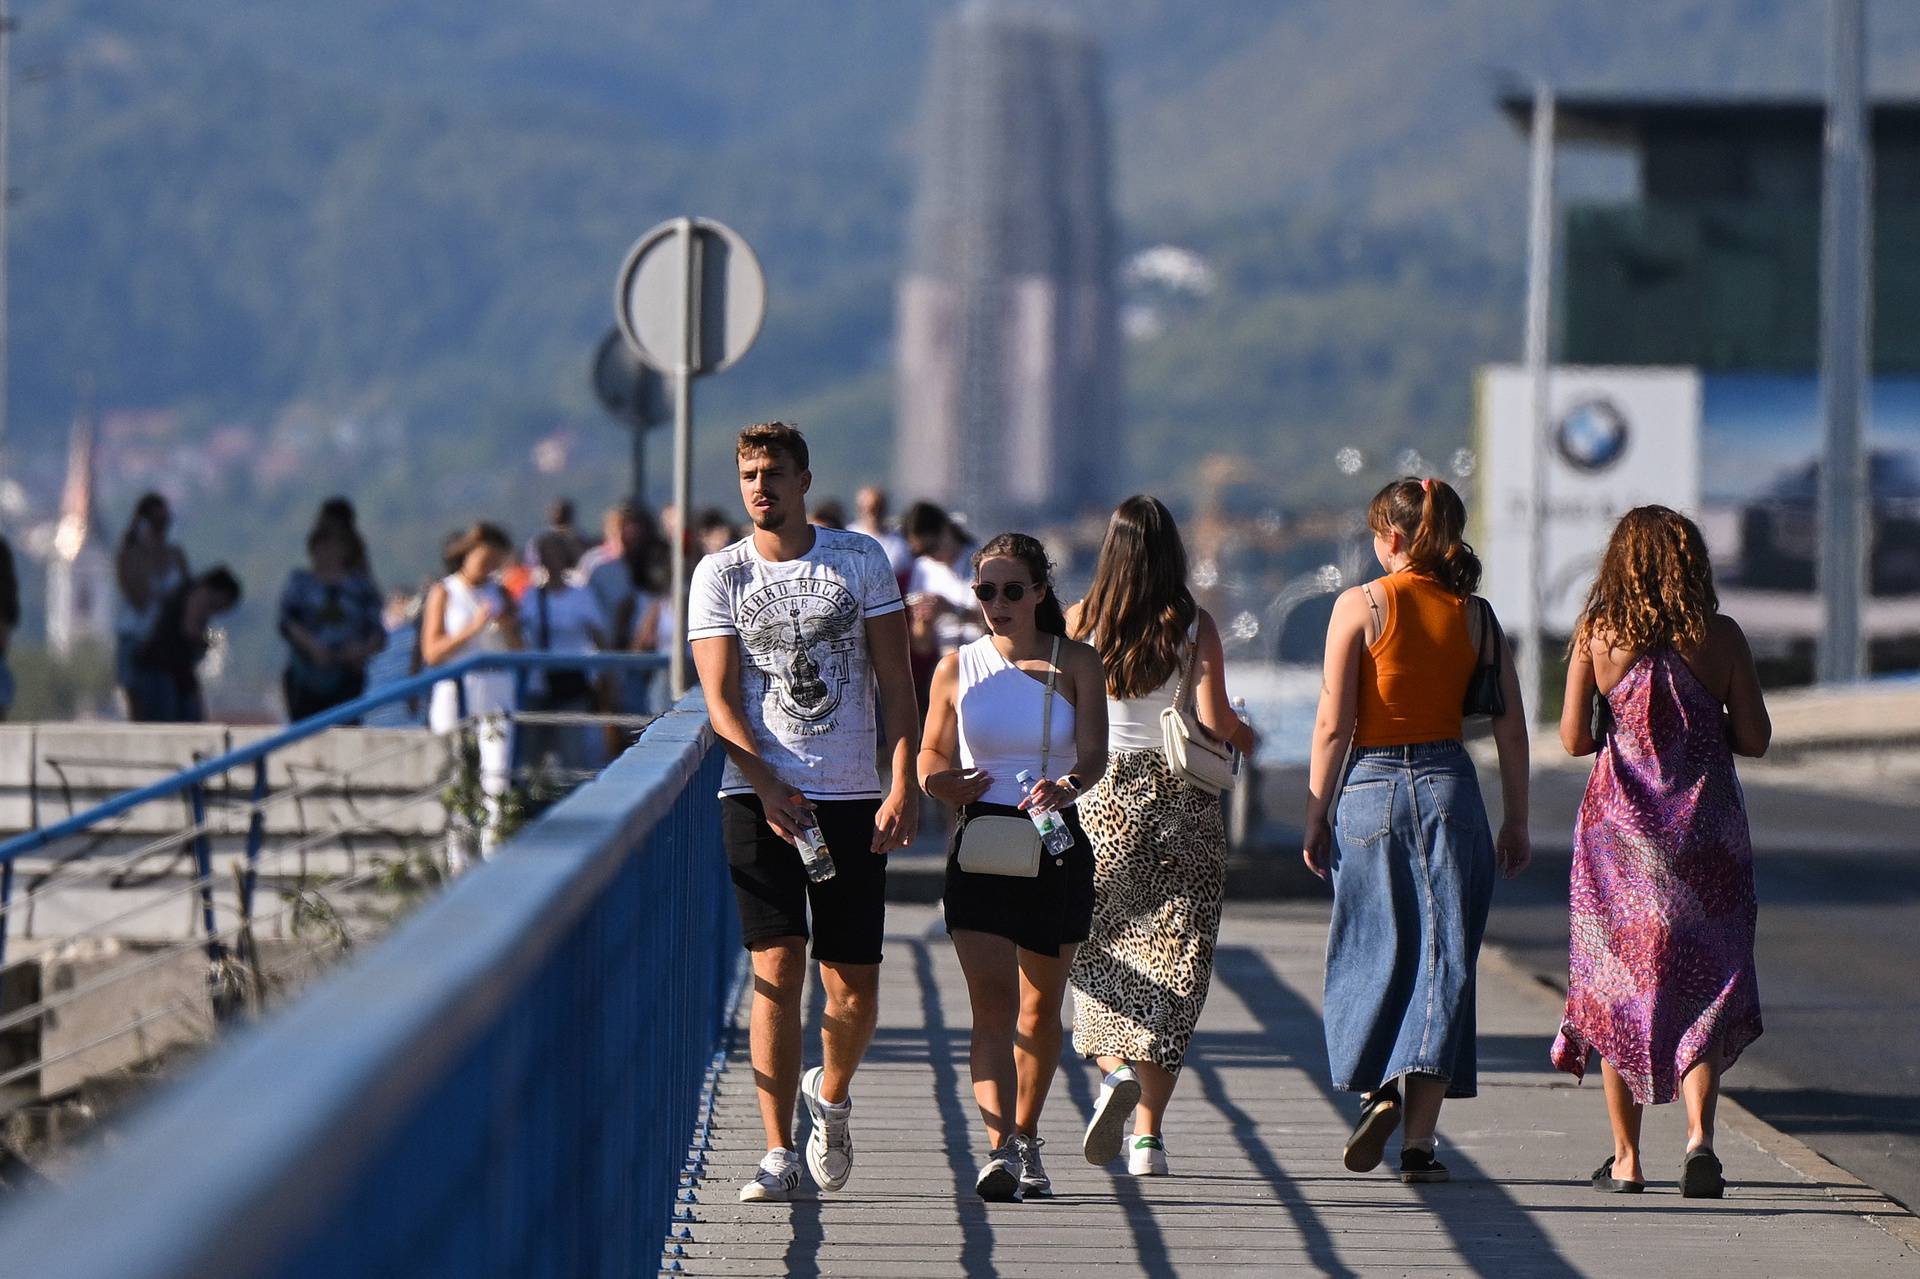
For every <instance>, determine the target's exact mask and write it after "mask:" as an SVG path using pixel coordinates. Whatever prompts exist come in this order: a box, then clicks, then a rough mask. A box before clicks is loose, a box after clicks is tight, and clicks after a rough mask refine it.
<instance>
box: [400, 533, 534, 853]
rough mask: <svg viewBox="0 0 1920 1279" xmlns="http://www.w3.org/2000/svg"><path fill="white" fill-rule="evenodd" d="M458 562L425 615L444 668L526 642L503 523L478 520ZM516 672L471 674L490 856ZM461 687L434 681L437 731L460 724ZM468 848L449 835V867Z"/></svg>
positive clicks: (431, 711)
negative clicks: (510, 594) (512, 592)
mask: <svg viewBox="0 0 1920 1279" xmlns="http://www.w3.org/2000/svg"><path fill="white" fill-rule="evenodd" d="M446 554H447V558H448V559H449V560H450V561H451V562H453V563H455V564H456V565H457V567H456V568H455V569H454V570H453V571H452V572H450V573H448V574H447V575H446V576H445V577H443V578H441V579H440V580H439V581H438V582H435V583H434V584H433V586H432V588H431V589H429V590H428V592H427V602H426V606H425V608H424V609H423V610H422V612H421V619H420V656H421V659H422V660H423V661H424V662H425V663H426V664H427V665H428V666H440V665H443V664H445V663H447V662H451V661H454V660H456V659H458V658H462V657H469V656H473V655H475V654H479V653H500V652H506V651H508V650H510V649H516V648H519V647H520V624H519V618H518V617H517V616H516V614H515V613H514V611H513V607H512V605H511V604H510V603H509V602H508V599H507V596H506V593H505V592H504V591H503V590H502V589H501V587H500V585H499V583H498V581H497V580H496V579H497V578H498V576H499V573H500V570H501V569H502V568H503V567H504V566H505V565H506V563H507V562H508V560H510V559H511V558H512V556H513V542H512V540H511V539H510V538H508V536H507V533H506V530H504V529H502V528H501V527H500V526H499V525H497V524H488V523H485V522H482V523H477V524H474V525H473V526H472V527H470V528H468V529H467V530H466V531H465V532H464V533H462V534H460V535H459V536H458V537H457V538H455V539H454V540H453V541H452V542H451V543H450V544H449V545H448V546H447V548H446ZM514 683H515V681H514V677H513V673H512V672H511V671H478V672H473V673H470V674H468V675H467V676H466V677H465V678H464V680H463V684H464V686H465V690H466V702H467V706H466V712H467V716H468V718H469V719H470V720H473V721H474V732H475V738H476V741H477V744H478V746H479V752H480V758H479V774H480V775H479V778H478V782H479V787H480V791H481V794H482V796H483V801H484V808H485V814H484V820H483V822H482V824H481V830H480V840H479V846H478V848H477V850H475V851H477V852H478V853H479V854H480V855H482V856H484V855H485V854H486V853H487V851H488V850H489V849H491V848H492V846H493V832H494V828H495V826H496V824H497V823H498V820H499V815H500V798H501V796H503V795H505V794H506V792H507V784H508V780H509V777H508V773H509V771H510V769H511V766H512V760H513V724H512V720H511V716H512V714H513V708H514V700H513V691H514ZM461 725H462V720H461V717H460V689H459V688H456V687H455V686H454V683H453V681H452V680H441V681H440V682H439V683H438V684H435V685H434V686H433V699H432V701H431V703H430V704H429V705H428V708H427V726H428V727H429V728H431V729H432V730H433V731H434V732H436V733H441V734H446V733H452V732H454V731H455V730H456V729H458V728H460V727H461ZM467 855H468V849H467V848H466V846H465V845H464V844H463V843H462V842H461V841H460V840H459V839H452V840H450V841H449V844H448V850H447V860H448V869H449V870H452V871H454V872H456V873H457V872H459V871H461V870H463V869H465V867H466V858H467Z"/></svg>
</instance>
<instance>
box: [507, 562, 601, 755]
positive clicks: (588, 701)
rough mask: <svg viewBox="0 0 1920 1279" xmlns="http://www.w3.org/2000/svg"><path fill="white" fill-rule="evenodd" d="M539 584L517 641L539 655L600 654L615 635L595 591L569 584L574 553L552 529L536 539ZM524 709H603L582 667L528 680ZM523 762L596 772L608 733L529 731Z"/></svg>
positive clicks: (579, 728)
mask: <svg viewBox="0 0 1920 1279" xmlns="http://www.w3.org/2000/svg"><path fill="white" fill-rule="evenodd" d="M534 545H535V547H536V549H538V550H539V552H540V579H539V581H538V582H536V583H535V584H534V586H533V587H531V588H530V589H529V590H528V591H527V593H526V595H525V596H523V597H522V598H521V600H520V635H521V637H522V639H524V640H525V642H526V646H527V649H528V650H529V651H531V652H540V653H597V652H599V651H601V650H602V649H604V648H607V647H608V646H609V640H608V636H609V634H610V633H611V628H610V627H609V626H608V624H607V618H606V614H605V613H603V612H602V611H601V608H600V602H599V601H598V600H597V599H595V598H594V594H593V592H592V591H590V590H588V589H587V588H586V587H584V586H579V585H576V584H574V583H573V582H572V581H570V580H569V579H568V575H567V568H568V565H569V562H570V561H571V560H572V558H573V547H572V546H571V545H570V544H569V543H568V541H567V539H566V538H565V537H564V536H563V535H562V534H560V533H558V532H555V531H553V530H548V531H547V532H545V533H542V534H541V535H540V536H539V537H538V538H536V539H534ZM526 694H527V700H526V709H527V710H530V711H544V712H547V713H552V714H564V715H593V714H598V713H600V712H601V711H602V710H604V709H605V706H604V704H603V702H602V698H601V695H600V686H599V683H598V681H597V680H596V679H595V678H594V676H593V675H592V674H591V673H590V672H588V671H586V670H583V669H580V668H577V667H572V668H569V667H544V668H542V669H539V670H534V671H529V672H528V673H527V677H526ZM525 732H526V739H525V749H524V750H523V751H522V758H523V759H525V760H526V761H528V762H529V763H532V764H538V765H544V766H546V767H550V768H558V769H563V770H566V771H568V772H582V771H591V770H593V769H596V768H598V767H600V765H601V764H602V763H604V762H605V759H606V755H605V752H604V750H603V749H602V748H601V741H602V737H603V734H602V733H601V731H600V729H599V727H598V726H597V725H594V724H529V725H527V727H526V730H525Z"/></svg>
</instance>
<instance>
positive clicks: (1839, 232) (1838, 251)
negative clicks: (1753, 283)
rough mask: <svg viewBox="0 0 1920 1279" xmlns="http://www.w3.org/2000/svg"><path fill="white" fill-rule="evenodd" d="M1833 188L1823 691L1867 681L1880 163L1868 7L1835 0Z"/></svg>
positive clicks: (1829, 149)
mask: <svg viewBox="0 0 1920 1279" xmlns="http://www.w3.org/2000/svg"><path fill="white" fill-rule="evenodd" d="M1830 6H1831V7H1830V8H1829V10H1828V16H1829V18H1830V26H1829V47H1828V57H1829V63H1828V73H1829V74H1828V80H1827V127H1826V140H1825V150H1826V181H1825V185H1824V187H1823V190H1822V197H1823V198H1822V205H1823V207H1822V210H1821V218H1820V228H1821V234H1820V249H1821V261H1820V276H1821V303H1822V305H1821V316H1820V397H1821V401H1822V404H1821V407H1822V409H1823V410H1824V415H1825V418H1826V456H1825V458H1824V460H1823V461H1822V463H1821V466H1820V493H1819V501H1820V563H1819V568H1820V595H1821V602H1822V604H1823V605H1824V606H1825V607H1824V612H1825V615H1826V620H1825V624H1824V627H1823V629H1822V631H1821V636H1820V654H1819V672H1818V673H1819V678H1820V680H1821V681H1822V682H1824V683H1834V682H1844V681H1848V680H1857V679H1860V678H1862V677H1863V676H1864V675H1865V674H1866V670H1867V661H1866V656H1867V655H1866V643H1865V640H1864V637H1863V635H1862V628H1861V623H1860V613H1861V608H1862V606H1863V603H1864V600H1865V597H1866V594H1867V574H1866V560H1867V556H1866V546H1867V521H1868V518H1869V516H1868V512H1869V511H1870V510H1871V505H1872V497H1871V495H1870V494H1869V493H1868V492H1867V466H1866V457H1865V455H1864V453H1863V451H1862V449H1861V446H1860V440H1861V437H1862V435H1864V434H1865V432H1864V430H1863V423H1862V419H1863V418H1864V417H1865V416H1866V410H1867V386H1868V377H1869V376H1870V369H1871V360H1872V356H1871V345H1870V334H1871V327H1870V320H1869V309H1870V307H1871V305H1872V289H1871V287H1870V283H1869V282H1870V281H1871V279H1872V272H1873V266H1872V245H1873V209H1872V206H1871V204H1870V203H1869V202H1868V192H1869V190H1870V188H1871V184H1872V160H1871V157H1870V156H1869V155H1868V154H1867V149H1866V145H1865V138H1866V133H1867V129H1866V115H1867V108H1866V101H1865V97H1866V95H1865V84H1866V21H1867V20H1866V13H1865V5H1864V2H1863V0H1830Z"/></svg>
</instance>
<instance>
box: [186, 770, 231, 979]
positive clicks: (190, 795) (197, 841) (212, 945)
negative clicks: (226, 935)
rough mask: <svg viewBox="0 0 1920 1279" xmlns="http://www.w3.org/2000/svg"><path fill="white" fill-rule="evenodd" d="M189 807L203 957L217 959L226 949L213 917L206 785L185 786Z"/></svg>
mask: <svg viewBox="0 0 1920 1279" xmlns="http://www.w3.org/2000/svg"><path fill="white" fill-rule="evenodd" d="M187 802H188V804H190V805H191V806H192V808H193V864H194V869H195V871H196V872H198V874H199V876H200V922H201V924H202V925H203V926H204V927H205V928H206V930H207V960H208V962H209V963H219V962H220V957H221V956H222V955H223V954H225V953H226V949H225V947H223V946H221V944H220V938H219V936H218V935H217V933H216V930H215V928H214V921H213V840H212V839H211V838H209V837H208V835H207V788H206V787H205V786H203V785H201V784H200V783H198V782H195V783H194V784H193V785H192V786H191V787H189V788H188V789H187Z"/></svg>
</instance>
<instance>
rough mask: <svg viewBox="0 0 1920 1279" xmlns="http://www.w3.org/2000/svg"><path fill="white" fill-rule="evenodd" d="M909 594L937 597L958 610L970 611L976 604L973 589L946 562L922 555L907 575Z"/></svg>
mask: <svg viewBox="0 0 1920 1279" xmlns="http://www.w3.org/2000/svg"><path fill="white" fill-rule="evenodd" d="M907 594H909V595H937V596H939V597H940V598H941V599H943V600H945V601H946V602H947V603H949V604H951V605H953V606H954V607H955V608H957V609H965V610H970V609H972V608H973V606H974V604H975V600H974V598H973V587H972V586H971V585H970V584H968V582H967V579H966V578H964V577H962V576H961V575H960V574H959V572H958V571H956V570H955V569H954V567H953V565H951V564H949V563H947V562H946V561H945V560H941V559H935V558H934V557H933V556H931V555H922V556H921V557H920V558H919V559H917V560H915V561H914V562H913V571H912V572H911V573H909V574H908V575H907Z"/></svg>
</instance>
